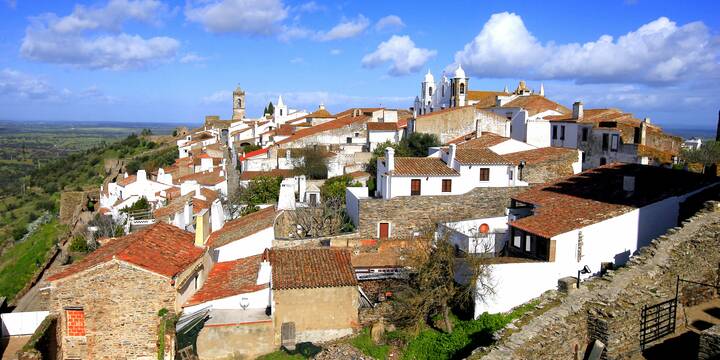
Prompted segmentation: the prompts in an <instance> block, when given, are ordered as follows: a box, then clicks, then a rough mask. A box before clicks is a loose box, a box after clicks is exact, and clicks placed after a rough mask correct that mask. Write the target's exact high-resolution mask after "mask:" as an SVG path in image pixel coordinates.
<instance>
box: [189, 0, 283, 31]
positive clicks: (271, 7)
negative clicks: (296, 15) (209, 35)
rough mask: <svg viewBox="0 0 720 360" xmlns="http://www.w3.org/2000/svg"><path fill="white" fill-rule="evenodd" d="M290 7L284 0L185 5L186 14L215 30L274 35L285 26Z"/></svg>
mask: <svg viewBox="0 0 720 360" xmlns="http://www.w3.org/2000/svg"><path fill="white" fill-rule="evenodd" d="M287 14H288V11H287V9H286V7H285V5H284V4H283V3H282V1H280V0H215V1H199V2H197V4H195V5H193V4H192V3H188V4H187V6H186V7H185V16H186V17H187V19H188V20H190V21H192V22H197V23H200V24H202V25H203V26H204V27H205V30H207V31H209V32H214V33H226V32H234V33H241V34H248V35H270V34H273V33H276V32H278V31H279V30H280V29H281V22H282V21H283V20H284V19H285V18H286V17H287Z"/></svg>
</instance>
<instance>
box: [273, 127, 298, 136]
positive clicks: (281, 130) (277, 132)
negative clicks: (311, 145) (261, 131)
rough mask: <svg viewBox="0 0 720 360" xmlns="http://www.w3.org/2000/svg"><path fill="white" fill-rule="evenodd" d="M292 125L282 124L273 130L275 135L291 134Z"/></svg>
mask: <svg viewBox="0 0 720 360" xmlns="http://www.w3.org/2000/svg"><path fill="white" fill-rule="evenodd" d="M293 129H294V126H292V125H288V124H282V125H280V127H278V128H277V130H275V135H279V136H290V135H292V134H293V132H294V131H293Z"/></svg>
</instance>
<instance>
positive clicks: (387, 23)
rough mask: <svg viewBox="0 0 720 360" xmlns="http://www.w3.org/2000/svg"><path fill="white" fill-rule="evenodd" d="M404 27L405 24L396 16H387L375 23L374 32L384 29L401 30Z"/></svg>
mask: <svg viewBox="0 0 720 360" xmlns="http://www.w3.org/2000/svg"><path fill="white" fill-rule="evenodd" d="M403 27H405V23H404V22H403V21H402V19H401V18H400V17H399V16H397V15H388V16H385V17H384V18H381V19H380V20H378V22H377V23H375V30H378V31H381V30H385V29H395V30H396V29H401V28H403Z"/></svg>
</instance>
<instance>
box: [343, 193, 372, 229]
mask: <svg viewBox="0 0 720 360" xmlns="http://www.w3.org/2000/svg"><path fill="white" fill-rule="evenodd" d="M368 192H369V189H368V188H367V187H348V188H346V189H345V209H346V211H347V214H348V216H349V217H350V219H351V220H352V222H353V225H355V227H357V226H358V225H359V224H360V199H367V198H368V197H369V196H368Z"/></svg>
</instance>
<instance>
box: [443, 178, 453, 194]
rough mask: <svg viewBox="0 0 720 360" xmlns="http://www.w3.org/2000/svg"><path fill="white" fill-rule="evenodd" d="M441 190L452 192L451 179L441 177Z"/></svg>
mask: <svg viewBox="0 0 720 360" xmlns="http://www.w3.org/2000/svg"><path fill="white" fill-rule="evenodd" d="M442 192H452V179H443V181H442Z"/></svg>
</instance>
